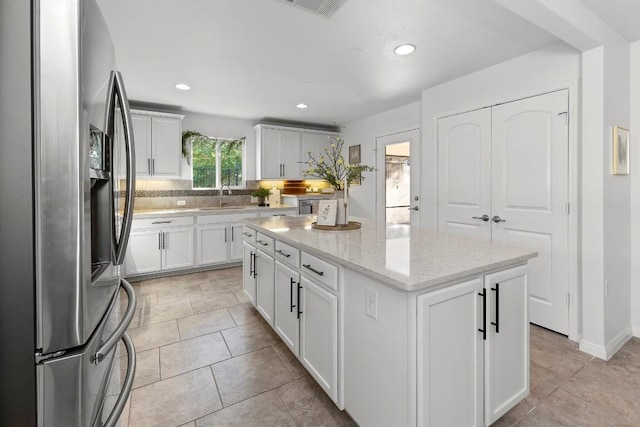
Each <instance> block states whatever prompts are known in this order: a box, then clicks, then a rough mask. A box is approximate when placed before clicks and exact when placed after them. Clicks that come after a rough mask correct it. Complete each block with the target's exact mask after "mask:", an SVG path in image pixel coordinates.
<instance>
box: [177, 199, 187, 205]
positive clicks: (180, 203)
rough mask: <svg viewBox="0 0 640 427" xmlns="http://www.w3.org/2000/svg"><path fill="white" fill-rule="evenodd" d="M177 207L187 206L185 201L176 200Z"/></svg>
mask: <svg viewBox="0 0 640 427" xmlns="http://www.w3.org/2000/svg"><path fill="white" fill-rule="evenodd" d="M178 206H187V201H186V200H178Z"/></svg>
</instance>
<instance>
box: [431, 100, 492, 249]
mask: <svg viewBox="0 0 640 427" xmlns="http://www.w3.org/2000/svg"><path fill="white" fill-rule="evenodd" d="M490 214H491V109H490V108H484V109H482V110H477V111H471V112H469V113H465V114H459V115H456V116H451V117H445V118H443V119H440V120H438V230H439V231H442V232H447V233H453V234H458V235H464V236H469V237H478V238H481V239H485V240H491V225H490V224H489V223H488V222H487V221H483V220H480V219H477V218H473V217H482V216H483V215H490Z"/></svg>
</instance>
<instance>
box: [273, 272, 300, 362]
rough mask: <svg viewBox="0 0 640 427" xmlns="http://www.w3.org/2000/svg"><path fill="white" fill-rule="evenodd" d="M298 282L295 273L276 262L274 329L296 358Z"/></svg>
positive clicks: (298, 332) (297, 342)
mask: <svg viewBox="0 0 640 427" xmlns="http://www.w3.org/2000/svg"><path fill="white" fill-rule="evenodd" d="M299 280H300V278H299V275H298V273H297V272H295V271H293V270H292V269H290V268H289V267H286V266H285V265H283V264H281V263H280V262H276V282H275V292H276V295H275V323H274V329H275V330H276V333H277V334H278V335H279V336H280V338H282V341H283V342H284V343H285V344H286V345H287V347H289V350H291V352H292V353H293V354H294V355H296V356H298V351H299V342H300V341H299V338H300V322H299V320H298V281H299Z"/></svg>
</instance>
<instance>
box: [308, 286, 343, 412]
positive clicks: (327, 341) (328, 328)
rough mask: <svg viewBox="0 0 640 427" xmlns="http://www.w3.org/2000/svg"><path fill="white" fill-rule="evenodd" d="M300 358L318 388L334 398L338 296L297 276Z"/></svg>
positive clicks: (336, 373)
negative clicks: (298, 287)
mask: <svg viewBox="0 0 640 427" xmlns="http://www.w3.org/2000/svg"><path fill="white" fill-rule="evenodd" d="M300 283H301V285H302V289H300V292H302V294H301V295H300V300H301V302H302V307H301V311H302V314H301V315H300V360H301V361H302V364H303V365H304V367H305V368H307V370H308V371H309V372H310V373H311V376H313V378H315V380H316V381H317V382H318V384H320V387H322V389H323V390H324V391H325V392H326V393H327V394H328V395H329V397H330V398H331V399H332V400H333V401H334V402H336V401H337V399H338V297H337V296H335V295H333V294H332V293H330V292H328V291H326V290H325V289H323V288H321V287H320V286H318V285H316V284H315V283H313V282H312V281H311V280H309V279H308V278H307V277H305V276H304V275H302V276H301V281H300Z"/></svg>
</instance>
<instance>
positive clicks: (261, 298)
mask: <svg viewBox="0 0 640 427" xmlns="http://www.w3.org/2000/svg"><path fill="white" fill-rule="evenodd" d="M254 268H255V270H256V271H255V274H256V309H257V310H258V312H259V313H260V314H262V317H264V320H266V321H267V323H268V324H269V325H271V327H273V317H274V316H273V313H274V303H275V300H274V297H275V283H274V279H275V276H274V274H275V263H274V260H273V257H272V256H271V255H268V254H267V253H265V252H263V251H261V250H258V252H257V256H256V258H255V265H254Z"/></svg>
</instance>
